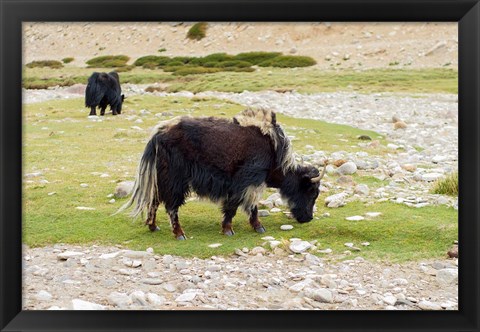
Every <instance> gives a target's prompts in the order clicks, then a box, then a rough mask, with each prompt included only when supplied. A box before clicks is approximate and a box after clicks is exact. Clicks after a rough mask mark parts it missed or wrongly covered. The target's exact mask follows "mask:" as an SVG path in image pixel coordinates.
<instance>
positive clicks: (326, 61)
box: [24, 22, 458, 69]
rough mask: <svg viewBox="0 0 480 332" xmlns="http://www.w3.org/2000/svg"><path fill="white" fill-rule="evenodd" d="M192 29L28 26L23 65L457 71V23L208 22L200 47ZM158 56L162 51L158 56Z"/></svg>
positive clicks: (130, 25) (177, 26)
mask: <svg viewBox="0 0 480 332" xmlns="http://www.w3.org/2000/svg"><path fill="white" fill-rule="evenodd" d="M192 24H193V23H185V22H178V23H127V22H122V23H25V24H24V61H25V63H28V62H31V61H33V60H61V59H62V58H65V57H74V58H75V61H74V62H73V63H72V64H73V65H77V66H83V65H85V61H86V60H88V59H90V58H92V57H95V56H99V55H116V54H124V55H128V56H130V57H131V58H132V59H133V60H134V59H136V58H138V57H140V56H144V55H151V54H153V55H167V56H178V55H189V56H196V55H198V56H200V55H206V54H211V53H216V52H226V53H230V54H236V53H240V52H247V51H279V52H283V53H285V54H296V55H308V56H311V57H313V58H315V59H316V60H317V62H318V64H317V66H319V67H320V68H338V67H340V68H356V69H362V68H379V67H387V68H423V67H443V66H445V67H449V68H456V67H457V63H458V34H457V33H458V28H457V24H456V23H210V24H209V25H208V29H207V36H206V37H205V38H204V39H202V40H200V41H193V40H190V39H188V38H186V34H187V31H188V29H189V28H190V27H191V26H192ZM159 50H162V51H161V52H159Z"/></svg>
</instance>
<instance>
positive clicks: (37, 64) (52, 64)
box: [26, 60, 63, 69]
mask: <svg viewBox="0 0 480 332" xmlns="http://www.w3.org/2000/svg"><path fill="white" fill-rule="evenodd" d="M26 66H27V67H28V68H43V67H49V68H52V69H58V68H62V67H63V64H62V63H61V62H60V61H57V60H40V61H32V62H30V63H27V64H26Z"/></svg>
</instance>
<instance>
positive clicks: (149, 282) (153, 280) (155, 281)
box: [141, 278, 163, 285]
mask: <svg viewBox="0 0 480 332" xmlns="http://www.w3.org/2000/svg"><path fill="white" fill-rule="evenodd" d="M141 282H142V283H144V284H147V285H160V284H161V283H163V280H162V279H159V278H145V279H142V280H141Z"/></svg>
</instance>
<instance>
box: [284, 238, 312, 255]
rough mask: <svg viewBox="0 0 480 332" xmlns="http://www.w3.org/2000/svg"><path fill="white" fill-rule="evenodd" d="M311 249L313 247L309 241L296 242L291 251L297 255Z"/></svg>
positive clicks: (292, 244) (291, 244)
mask: <svg viewBox="0 0 480 332" xmlns="http://www.w3.org/2000/svg"><path fill="white" fill-rule="evenodd" d="M311 247H312V245H311V243H310V242H308V241H294V242H292V243H290V246H289V248H290V250H291V251H293V252H294V253H297V254H299V253H302V252H304V251H307V250H308V249H310V248H311Z"/></svg>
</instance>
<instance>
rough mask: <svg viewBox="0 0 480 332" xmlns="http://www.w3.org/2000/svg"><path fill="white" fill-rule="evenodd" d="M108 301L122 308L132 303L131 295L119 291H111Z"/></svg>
mask: <svg viewBox="0 0 480 332" xmlns="http://www.w3.org/2000/svg"><path fill="white" fill-rule="evenodd" d="M108 302H109V303H111V304H112V305H115V306H117V307H120V308H124V307H128V306H129V305H130V304H132V300H131V298H130V296H128V295H127V294H125V293H119V292H112V293H110V295H108Z"/></svg>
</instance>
